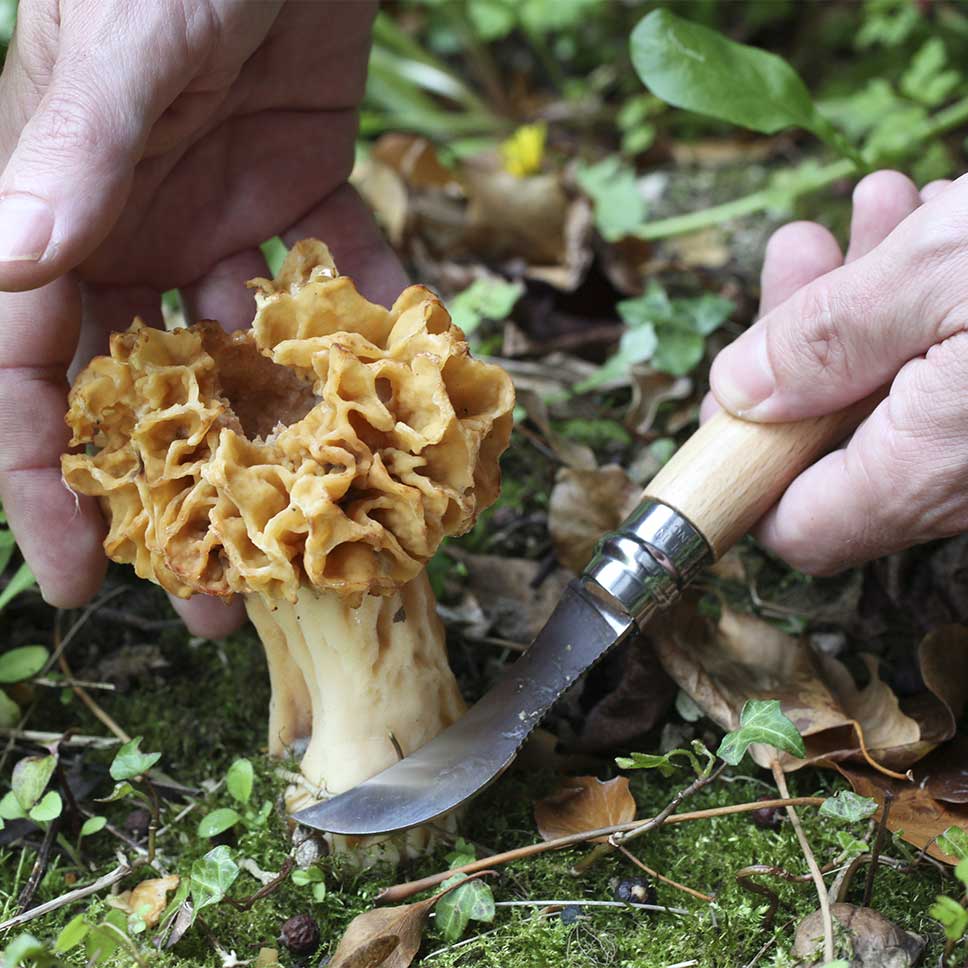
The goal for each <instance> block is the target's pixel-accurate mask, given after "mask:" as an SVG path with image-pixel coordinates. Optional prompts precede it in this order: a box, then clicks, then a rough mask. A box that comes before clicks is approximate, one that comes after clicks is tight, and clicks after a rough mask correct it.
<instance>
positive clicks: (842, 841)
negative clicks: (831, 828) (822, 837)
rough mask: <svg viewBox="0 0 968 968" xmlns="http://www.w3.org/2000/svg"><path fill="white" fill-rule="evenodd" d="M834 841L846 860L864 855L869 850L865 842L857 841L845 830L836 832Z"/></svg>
mask: <svg viewBox="0 0 968 968" xmlns="http://www.w3.org/2000/svg"><path fill="white" fill-rule="evenodd" d="M836 839H837V843H838V844H839V845H840V849H841V850H842V851H843V852H844V853H845V854H846V855H847V858H848V859H849V858H852V857H857V856H858V855H859V854H866V853H867V851H868V849H869V848H868V846H867V841H866V840H859V839H858V838H857V837H855V836H854V835H853V834H850V833H848V832H847V831H846V830H838V831H836Z"/></svg>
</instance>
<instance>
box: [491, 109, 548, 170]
mask: <svg viewBox="0 0 968 968" xmlns="http://www.w3.org/2000/svg"><path fill="white" fill-rule="evenodd" d="M547 133H548V127H547V125H545V124H544V122H539V123H537V124H523V125H521V127H520V128H518V130H517V131H515V132H514V134H512V135H511V137H510V138H508V139H507V141H505V142H503V143H502V144H501V156H502V157H503V159H504V170H505V171H507V172H510V173H511V174H512V175H516V176H517V177H518V178H524V177H525V176H527V175H533V174H534V173H535V172H536V171H539V170H540V169H541V160H542V158H543V157H544V147H545V136H546V135H547Z"/></svg>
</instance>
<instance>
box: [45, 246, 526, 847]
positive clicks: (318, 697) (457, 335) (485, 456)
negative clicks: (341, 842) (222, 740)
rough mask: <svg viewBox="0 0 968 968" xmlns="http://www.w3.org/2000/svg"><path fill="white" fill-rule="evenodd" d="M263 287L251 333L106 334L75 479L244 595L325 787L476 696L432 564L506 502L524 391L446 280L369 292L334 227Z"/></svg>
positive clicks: (175, 570)
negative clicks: (389, 304)
mask: <svg viewBox="0 0 968 968" xmlns="http://www.w3.org/2000/svg"><path fill="white" fill-rule="evenodd" d="M249 285H250V286H251V287H253V288H254V289H255V299H256V306H257V311H256V315H255V319H254V321H253V324H252V328H251V329H248V330H245V331H243V332H237V333H234V334H232V335H228V334H226V333H225V332H223V331H222V330H221V329H220V328H219V326H218V325H217V324H216V323H213V322H202V323H199V324H197V325H195V326H192V327H190V328H188V329H178V330H175V331H173V332H164V331H162V330H157V329H150V328H148V327H145V326H144V325H143V324H142V323H141V322H140V321H138V320H135V322H134V323H133V325H132V326H131V328H130V329H129V330H128V331H127V332H125V333H115V334H114V335H113V336H112V338H111V354H110V356H106V357H97V358H96V359H94V360H92V361H91V363H90V364H89V365H88V367H87V368H86V369H85V370H84V371H83V372H82V373H81V374H80V375H79V376H78V378H77V381H76V382H75V384H74V387H73V389H72V390H71V395H70V408H69V412H68V415H67V421H68V424H69V425H70V427H71V429H72V430H73V440H72V443H73V444H74V445H87V446H88V452H86V453H75V454H69V455H66V456H65V457H64V458H63V474H64V480H65V481H66V482H67V484H68V486H69V487H71V488H73V489H74V490H75V491H79V492H81V493H84V494H92V495H96V496H98V497H100V498H101V501H102V505H103V508H104V511H105V514H106V516H107V519H108V525H109V530H108V535H107V537H106V539H105V541H104V547H105V550H106V551H107V554H108V556H109V557H110V558H112V559H113V560H115V561H120V562H129V563H131V564H132V565H134V568H135V571H136V572H137V573H138V574H139V575H140V576H142V577H144V578H149V579H151V580H152V581H155V582H157V583H158V584H160V585H162V586H163V587H164V588H166V589H167V590H168V591H170V592H172V593H173V594H175V595H178V596H181V597H187V596H189V595H192V594H195V593H197V592H204V593H206V594H209V595H219V596H222V597H224V598H230V597H231V596H232V595H233V594H241V595H243V596H244V599H245V603H246V607H247V609H248V613H249V616H250V617H251V619H252V621H253V623H254V624H255V627H256V629H257V630H258V633H259V636H260V638H261V639H262V643H263V645H264V646H265V651H266V656H267V658H268V665H269V676H270V679H271V685H272V701H271V706H270V713H269V749H270V751H271V752H272V753H273V754H282V753H283V752H284V751H286V750H287V749H290V748H291V747H293V746H295V745H297V744H298V743H299V742H300V741H307V740H308V745H307V746H306V750H305V754H304V755H303V758H302V761H301V769H302V772H303V774H304V775H305V777H306V778H307V779H308V781H309V783H310V784H311V785H312V787H313V788H315V789H317V790H319V791H320V793H321V795H323V796H331V795H334V794H337V793H340V792H342V791H343V790H346V789H348V788H350V787H352V786H354V785H356V784H357V783H359V782H360V781H362V780H364V779H366V778H367V777H370V776H372V775H373V774H375V773H378V772H379V771H380V770H382V769H384V768H385V767H386V766H389V765H390V764H391V763H393V762H394V761H395V759H396V758H397V756H398V753H397V747H399V748H400V749H401V750H402V752H403V753H404V754H408V753H411V752H413V751H414V750H416V749H418V748H419V747H420V746H422V745H423V744H424V743H426V742H427V741H428V740H430V739H431V738H433V736H435V735H436V734H437V733H439V732H440V731H441V730H443V729H444V728H446V727H447V726H448V725H450V724H451V723H452V722H453V721H454V720H455V719H457V717H459V716H460V715H461V713H462V711H463V709H464V705H463V702H462V700H461V696H460V692H459V691H458V688H457V683H456V681H455V679H454V676H453V673H452V672H451V671H450V667H449V665H448V662H447V655H446V649H445V642H444V632H443V628H442V626H441V624H440V621H439V620H438V618H437V615H436V611H435V602H434V598H433V593H432V591H431V589H430V584H429V581H428V580H427V576H426V573H425V572H424V565H425V563H426V562H427V560H428V559H429V558H430V557H431V556H432V555H433V554H434V552H435V551H436V549H437V547H438V545H439V544H440V542H441V540H442V539H443V538H444V537H445V536H447V535H456V534H461V533H463V532H465V531H467V530H468V529H469V528H470V527H471V526H472V524H473V523H474V520H475V518H476V516H477V514H478V513H479V512H480V511H481V510H482V509H484V508H486V507H487V506H488V505H490V504H491V503H492V502H493V501H494V500H495V498H496V497H497V495H498V490H499V486H500V472H499V468H498V459H499V457H500V455H501V453H502V451H503V450H504V449H505V447H506V446H507V443H508V439H509V436H510V430H511V411H512V408H513V404H514V394H513V390H512V387H511V382H510V379H509V378H508V376H507V374H505V373H504V371H503V370H501V369H500V368H499V367H497V366H494V365H491V364H487V363H483V362H481V361H479V360H474V359H472V358H471V357H470V355H469V354H468V349H467V344H466V342H465V339H464V334H463V333H462V332H461V330H460V329H458V328H457V327H456V326H455V325H453V323H452V322H451V320H450V316H449V315H448V313H447V311H446V310H445V309H444V307H443V305H442V304H441V303H440V301H439V300H438V299H437V298H436V297H435V296H434V295H433V294H432V293H431V292H429V291H428V290H427V289H425V288H423V287H421V286H411V287H410V288H408V289H407V290H405V291H404V292H403V294H402V295H401V296H400V297H399V299H397V301H396V303H395V304H394V305H393V308H392V309H390V310H387V309H385V308H384V307H382V306H377V305H374V304H373V303H370V302H368V301H367V300H366V299H364V298H363V297H362V296H361V295H360V294H359V292H357V290H356V287H355V286H354V284H353V282H352V281H351V280H350V279H349V278H347V277H344V276H340V275H339V274H338V272H337V271H336V267H335V266H334V264H333V262H332V259H331V258H330V255H329V251H328V249H327V248H326V246H325V245H323V244H322V243H321V242H317V241H315V240H305V241H303V242H300V243H298V244H297V245H296V246H295V247H294V248H293V249H292V251H291V252H290V253H289V256H288V258H287V259H286V261H285V263H284V265H283V266H282V268H281V270H280V272H279V274H278V275H277V276H276V278H275V279H274V280H272V281H269V280H267V279H256V280H253V281H252V282H251V283H249ZM91 445H93V446H91ZM307 796H308V795H307ZM289 805H290V807H291V808H295V807H297V806H303V805H305V799H304V800H303V802H301V803H300V802H299V801H298V799H296V800H294V801H291V802H290V804H289ZM422 843H423V839H422V837H421V836H420V835H414V836H411V837H410V839H409V841H408V844H409V849H410V850H411V851H413V850H415V849H419V848H420V846H422Z"/></svg>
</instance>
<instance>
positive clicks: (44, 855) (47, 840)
mask: <svg viewBox="0 0 968 968" xmlns="http://www.w3.org/2000/svg"><path fill="white" fill-rule="evenodd" d="M59 828H60V817H55V818H54V819H53V820H51V821H50V823H48V824H47V829H46V830H45V831H44V839H43V840H42V841H41V842H40V849H39V850H38V851H37V859H36V860H35V861H34V866H33V870H31V872H30V877H28V878H27V883H26V884H24V889H23V890H22V891H21V892H20V897H19V898H18V899H17V907H18V909H19V910H21V911H24V910H26V909H27V908H28V907H30V902H31V901H32V900H33V899H34V895H35V894H36V893H37V888H38V887H40V882H41V880H42V878H43V876H44V872H45V871H46V870H47V862H48V861H49V860H50V852H51V848H52V847H53V846H54V841H55V840H56V839H57V831H58V829H59Z"/></svg>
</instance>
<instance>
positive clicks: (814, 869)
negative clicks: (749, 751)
mask: <svg viewBox="0 0 968 968" xmlns="http://www.w3.org/2000/svg"><path fill="white" fill-rule="evenodd" d="M770 768H771V769H772V771H773V779H774V780H776V786H777V789H778V790H779V791H780V795H781V796H783V797H786V798H787V799H789V797H790V791H789V789H788V788H787V782H786V776H785V775H784V773H783V767H782V766H780V761H779V760H774V761H773V762H772V763H771V764H770ZM786 810H787V816H788V817H789V818H790V823H791V824H793V829H794V831H795V832H796V835H797V840H798V841H800V849H801V850H802V851H803V856H804V857H805V858H806V861H807V867H808V868H810V874H811V876H812V877H813V883H814V884H815V885H816V888H817V898H818V900H819V901H820V917H821V919H822V920H823V952H824V961H833V960H834V921H833V917H832V916H831V914H830V898H829V897H827V885H826V884H825V883H824V880H823V874H821V873H820V866H819V865H818V864H817V858H816V857H814V855H813V851H812V850H811V849H810V842H809V841H808V840H807V835H806V834H805V833H804V832H803V826H802V825H801V824H800V818H799V817H798V816H797V812H796V810H795V809H794V808H793V807H792V806H788V807H787V808H786Z"/></svg>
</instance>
